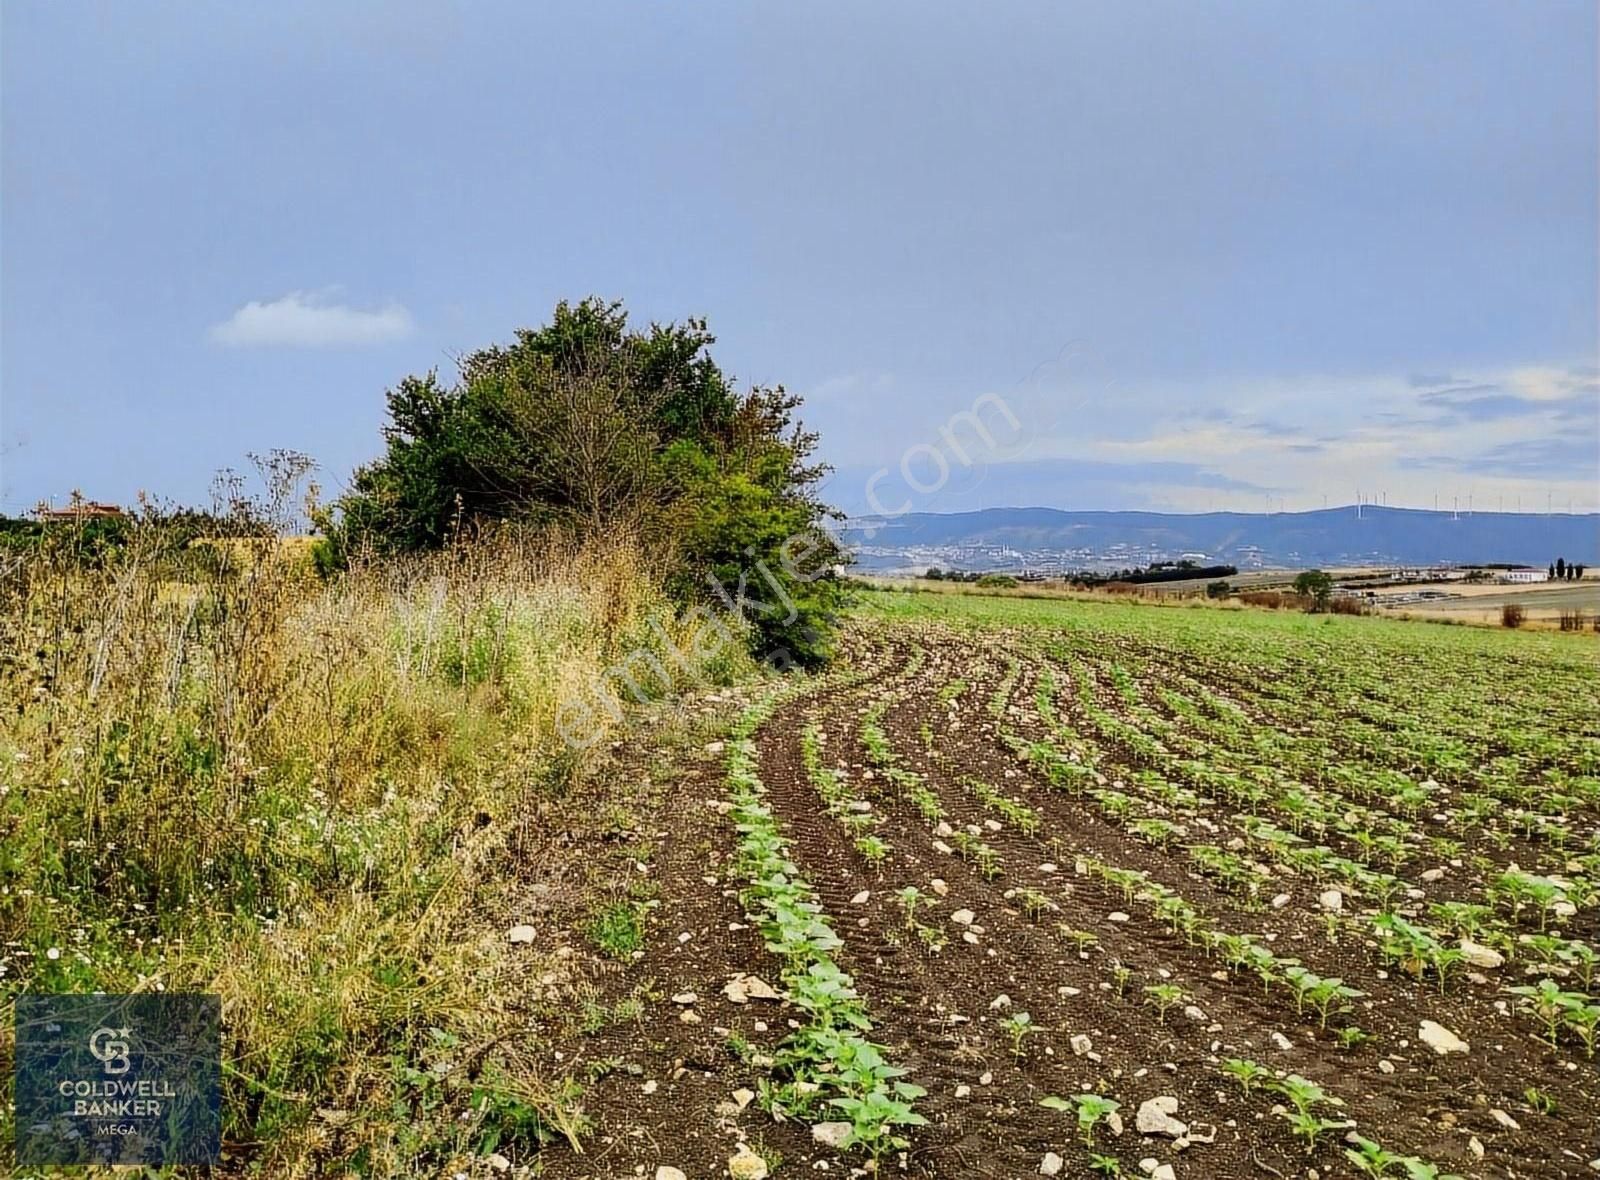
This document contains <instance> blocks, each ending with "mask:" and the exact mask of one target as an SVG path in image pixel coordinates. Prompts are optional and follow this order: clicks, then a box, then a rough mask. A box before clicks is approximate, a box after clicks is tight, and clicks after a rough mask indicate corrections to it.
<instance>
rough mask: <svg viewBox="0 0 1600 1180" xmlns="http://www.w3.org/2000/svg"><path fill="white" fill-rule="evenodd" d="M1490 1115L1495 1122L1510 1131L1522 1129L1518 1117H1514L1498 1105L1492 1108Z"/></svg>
mask: <svg viewBox="0 0 1600 1180" xmlns="http://www.w3.org/2000/svg"><path fill="white" fill-rule="evenodd" d="M1489 1117H1490V1118H1492V1119H1493V1120H1494V1121H1495V1122H1497V1123H1499V1124H1500V1125H1501V1126H1502V1127H1504V1128H1505V1129H1506V1130H1508V1131H1520V1130H1522V1124H1521V1123H1519V1122H1517V1120H1516V1119H1514V1118H1512V1117H1511V1116H1510V1115H1508V1114H1507V1113H1506V1112H1505V1111H1503V1110H1501V1109H1500V1108H1499V1107H1498V1106H1496V1107H1491V1108H1490V1110H1489Z"/></svg>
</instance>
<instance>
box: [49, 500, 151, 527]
mask: <svg viewBox="0 0 1600 1180" xmlns="http://www.w3.org/2000/svg"><path fill="white" fill-rule="evenodd" d="M34 515H35V516H37V517H38V518H39V519H40V520H42V521H46V522H49V521H61V520H106V519H111V520H120V519H122V518H123V517H126V516H127V515H128V513H127V512H125V511H123V509H121V508H119V507H118V506H117V505H115V504H102V503H100V502H99V501H98V500H73V501H72V502H71V503H69V504H66V505H65V506H63V507H61V508H51V507H48V506H46V505H43V504H41V505H40V506H39V508H38V509H37V510H36V511H35V513H34Z"/></svg>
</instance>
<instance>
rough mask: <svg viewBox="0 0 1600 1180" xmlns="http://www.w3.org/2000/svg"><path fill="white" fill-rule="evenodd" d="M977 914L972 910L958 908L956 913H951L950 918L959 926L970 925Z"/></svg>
mask: <svg viewBox="0 0 1600 1180" xmlns="http://www.w3.org/2000/svg"><path fill="white" fill-rule="evenodd" d="M977 916H978V915H977V914H975V913H973V912H972V911H971V910H957V911H956V912H955V913H953V914H951V915H950V920H951V921H952V922H954V923H955V924H956V925H957V926H970V925H972V923H973V920H974V919H975V918H977Z"/></svg>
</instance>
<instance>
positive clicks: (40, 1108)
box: [16, 995, 221, 1167]
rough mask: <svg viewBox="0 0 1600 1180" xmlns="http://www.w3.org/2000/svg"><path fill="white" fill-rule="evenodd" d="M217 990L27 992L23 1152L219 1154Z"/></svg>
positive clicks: (182, 1158)
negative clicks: (95, 993) (80, 993)
mask: <svg viewBox="0 0 1600 1180" xmlns="http://www.w3.org/2000/svg"><path fill="white" fill-rule="evenodd" d="M218 1016H219V1005H218V1002H217V997H215V996H195V995H121V996H35V995H28V996H22V997H20V998H19V999H18V1001H17V1079H16V1108H17V1162H18V1163H19V1164H143V1165H146V1166H152V1167H163V1166H167V1165H172V1164H214V1163H216V1162H218V1157H219V1155H220V1147H221V1038H220V1029H219V1021H218Z"/></svg>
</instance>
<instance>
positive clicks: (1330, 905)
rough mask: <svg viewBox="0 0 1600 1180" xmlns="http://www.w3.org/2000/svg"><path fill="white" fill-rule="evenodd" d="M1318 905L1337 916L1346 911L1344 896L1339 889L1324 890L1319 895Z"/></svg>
mask: <svg viewBox="0 0 1600 1180" xmlns="http://www.w3.org/2000/svg"><path fill="white" fill-rule="evenodd" d="M1317 904H1318V905H1320V906H1321V907H1322V908H1323V909H1325V910H1327V911H1328V912H1329V913H1330V914H1337V913H1338V912H1339V911H1340V910H1342V909H1344V894H1342V893H1340V892H1339V891H1338V890H1337V889H1324V890H1323V891H1322V892H1321V893H1319V894H1317Z"/></svg>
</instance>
